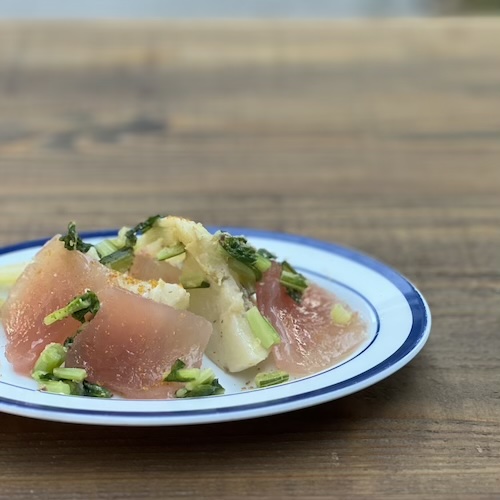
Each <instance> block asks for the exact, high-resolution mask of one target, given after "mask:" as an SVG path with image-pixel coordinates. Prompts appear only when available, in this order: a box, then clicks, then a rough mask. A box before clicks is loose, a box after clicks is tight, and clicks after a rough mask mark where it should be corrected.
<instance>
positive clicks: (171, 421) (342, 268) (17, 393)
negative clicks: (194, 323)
mask: <svg viewBox="0 0 500 500" xmlns="http://www.w3.org/2000/svg"><path fill="white" fill-rule="evenodd" d="M209 229H211V230H212V231H215V230H216V229H218V228H209ZM221 229H224V230H227V231H229V232H231V233H233V234H242V235H245V236H247V237H248V238H249V240H250V241H251V242H252V243H253V244H254V245H255V246H257V247H264V248H267V249H268V250H270V251H271V252H273V253H275V254H276V255H278V257H279V258H280V259H286V260H288V261H290V262H292V263H293V264H294V265H295V267H297V268H298V269H299V270H300V271H301V272H302V273H304V274H305V275H306V276H308V277H309V278H310V279H311V280H312V281H314V282H316V283H318V284H320V285H321V286H323V287H325V288H327V289H329V290H331V291H332V292H334V293H335V294H336V295H338V296H340V297H341V298H342V299H344V300H345V301H346V302H347V303H349V304H350V305H351V306H352V307H353V308H355V309H356V310H358V311H359V312H360V313H361V315H362V317H363V318H364V320H365V321H366V322H367V323H368V325H369V338H368V339H367V341H366V342H365V344H364V345H363V346H362V347H361V348H360V349H359V350H358V351H357V352H356V353H353V355H352V356H351V357H349V358H348V359H346V360H344V361H343V362H341V363H340V364H338V365H336V366H333V367H331V368H330V369H328V370H325V371H322V372H320V373H317V374H314V375H312V376H309V377H305V378H301V379H297V380H293V381H291V382H289V383H286V384H282V385H279V386H274V387H269V388H266V389H258V390H249V389H248V387H247V385H248V380H249V379H251V377H252V376H253V375H254V373H252V372H251V371H246V372H244V373H242V374H237V375H229V374H226V373H223V372H221V371H220V370H219V369H218V368H217V367H216V366H215V365H213V364H212V363H211V362H210V361H209V360H208V359H207V360H205V362H204V364H205V365H206V366H210V367H212V368H214V370H215V371H216V372H217V373H218V376H219V380H220V381H221V383H222V385H223V386H224V387H225V388H226V394H224V395H222V396H213V397H208V398H199V399H186V400H162V401H159V400H155V401H150V400H124V399H115V398H113V399H110V400H100V399H93V398H82V397H76V396H60V395H56V394H47V393H43V392H40V391H38V390H37V388H36V384H35V382H34V381H32V380H30V379H29V378H27V377H21V376H18V375H16V374H15V373H14V372H13V371H12V368H11V366H10V364H9V363H8V362H7V360H6V359H5V357H4V346H5V334H4V332H3V329H2V328H1V327H0V411H3V412H6V413H11V414H15V415H22V416H27V417H32V418H39V419H45V420H53V421H60V422H73V423H83V424H101V425H146V426H153V425H191V424H203V423H214V422H224V421H233V420H242V419H249V418H256V417H262V416H266V415H273V414H278V413H285V412H289V411H293V410H297V409H300V408H306V407H309V406H313V405H317V404H320V403H324V402H327V401H332V400H334V399H338V398H341V397H344V396H347V395H349V394H352V393H354V392H357V391H360V390H362V389H364V388H366V387H369V386H370V385H373V384H375V383H377V382H379V381H380V380H382V379H384V378H386V377H388V376H389V375H391V374H393V373H394V372H396V371H397V370H399V369H400V368H402V367H403V366H404V365H406V364H407V363H408V362H409V361H411V360H412V359H413V358H414V357H415V356H416V355H417V354H418V352H419V351H420V350H421V349H422V347H423V346H424V344H425V342H426V341H427V338H428V336H429V333H430V328H431V315H430V310H429V307H428V305H427V303H426V301H425V299H424V298H423V296H422V295H421V294H420V292H419V291H418V290H417V289H416V288H415V287H414V286H413V285H412V284H411V283H410V282H409V281H408V280H407V279H405V278H404V277H403V276H401V275H400V274H399V273H397V272H396V271H394V270H393V269H391V268H390V267H388V266H386V265H385V264H383V263H381V262H379V261H377V260H375V259H373V258H371V257H369V256H367V255H365V254H362V253H360V252H357V251H355V250H352V249H348V248H345V247H342V246H339V245H335V244H332V243H327V242H324V241H319V240H315V239H312V238H307V237H303V236H297V235H291V234H283V233H276V232H268V231H261V230H256V229H248V228H234V227H224V228H221ZM114 234H116V232H111V231H106V232H99V233H88V234H86V235H84V237H85V239H86V240H88V241H91V242H93V241H94V242H95V241H99V240H100V239H102V238H103V237H107V236H111V235H114ZM45 241H46V240H38V241H28V242H24V243H20V244H17V245H13V246H9V247H6V248H3V249H0V266H3V265H8V264H13V263H17V262H26V261H28V260H29V259H31V258H32V257H33V256H34V255H35V253H36V252H37V251H38V250H39V249H40V247H41V246H42V245H43V244H44V243H45Z"/></svg>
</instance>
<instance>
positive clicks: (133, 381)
mask: <svg viewBox="0 0 500 500" xmlns="http://www.w3.org/2000/svg"><path fill="white" fill-rule="evenodd" d="M97 295H98V297H99V300H100V302H101V308H100V310H99V312H98V313H97V314H96V315H95V317H94V318H93V319H92V321H90V322H89V323H88V324H87V326H86V327H85V329H84V330H83V331H82V332H81V333H79V334H78V335H77V336H76V337H75V340H74V343H73V345H72V347H71V348H70V349H69V352H68V355H67V358H66V366H68V367H78V368H84V369H85V370H86V371H87V378H88V380H89V381H90V382H93V383H96V384H99V385H102V386H104V387H106V388H107V389H109V390H111V391H112V392H114V393H116V394H118V395H121V396H124V397H126V398H132V399H159V398H168V397H172V396H173V394H174V392H175V390H176V389H177V388H178V387H179V385H178V384H172V383H165V382H162V375H163V374H164V373H165V372H166V371H168V370H169V369H170V368H171V366H172V365H173V364H174V362H175V361H176V360H177V359H181V360H182V361H184V362H185V363H186V365H187V366H188V367H196V368H199V367H200V365H201V361H202V356H203V351H204V350H205V347H206V345H207V343H208V340H209V338H210V335H211V333H212V325H211V324H210V322H209V321H207V320H205V319H204V318H201V317H199V316H196V315H194V314H192V313H190V312H188V311H179V310H177V309H174V308H172V307H170V306H168V305H165V304H158V303H156V302H154V301H152V300H149V299H145V298H144V297H141V296H139V295H135V294H133V293H130V292H127V291H125V290H122V289H120V288H117V287H107V288H104V289H102V290H100V291H98V292H97Z"/></svg>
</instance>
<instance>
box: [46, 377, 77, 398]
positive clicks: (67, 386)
mask: <svg viewBox="0 0 500 500" xmlns="http://www.w3.org/2000/svg"><path fill="white" fill-rule="evenodd" d="M40 389H42V390H43V391H46V392H50V393H52V394H64V395H65V396H70V395H71V394H72V389H73V388H72V384H71V383H70V382H65V381H63V380H46V381H43V382H40Z"/></svg>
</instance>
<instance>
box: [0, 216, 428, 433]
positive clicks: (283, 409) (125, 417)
mask: <svg viewBox="0 0 500 500" xmlns="http://www.w3.org/2000/svg"><path fill="white" fill-rule="evenodd" d="M205 227H206V228H207V230H209V231H210V232H212V233H213V232H215V231H227V232H230V233H232V234H235V235H236V234H238V235H239V234H241V235H244V236H245V237H247V238H249V239H251V238H264V239H272V240H278V241H284V242H289V243H295V244H300V245H305V246H307V247H311V248H317V249H320V250H324V251H326V252H327V253H330V254H334V255H336V256H340V257H344V258H346V259H348V260H349V261H351V262H355V263H357V264H361V265H362V266H363V267H365V268H368V269H370V270H372V271H375V272H376V273H377V274H379V275H381V276H383V277H384V278H385V279H387V280H388V281H390V282H391V283H392V284H393V285H394V286H395V287H396V288H397V289H398V290H399V291H400V292H401V294H402V295H403V297H404V299H405V301H406V303H407V304H408V306H409V308H410V311H411V317H412V321H411V328H410V329H409V331H408V332H407V334H406V338H405V340H404V342H403V343H402V345H401V346H400V347H399V348H398V349H397V350H396V351H395V352H393V353H392V354H391V355H389V356H388V357H386V358H384V359H383V360H382V361H381V362H379V363H377V364H376V365H375V366H372V367H371V368H369V369H368V370H365V371H363V372H361V373H358V374H356V375H354V376H352V377H349V378H346V379H344V380H341V381H338V382H335V383H332V384H328V385H325V386H322V387H320V388H317V389H313V390H310V391H303V392H300V393H298V394H293V395H288V396H282V397H278V398H274V399H272V400H269V401H260V402H253V403H249V404H240V405H238V406H236V407H231V406H227V407H221V408H207V409H203V408H199V409H188V410H170V411H154V412H151V411H141V410H137V411H135V410H134V411H131V410H126V411H125V410H120V411H109V410H108V411H106V410H100V409H97V410H96V409H88V410H85V409H81V408H68V407H60V406H54V405H40V404H39V403H30V402H27V401H22V400H17V399H12V398H8V397H5V396H3V395H2V394H0V411H5V412H7V413H11V414H16V415H20V416H25V417H31V418H38V419H43V420H52V421H59V422H69V423H79V424H97V425H128V426H136V425H142V426H144V425H147V426H168V425H193V424H196V425H199V424H208V423H217V422H227V421H236V420H244V419H251V418H257V417H264V416H270V415H275V414H279V413H288V412H290V411H295V410H298V409H302V408H307V407H310V406H315V405H318V404H321V403H325V402H328V401H333V400H335V399H340V398H342V397H345V396H348V395H350V394H353V393H355V392H358V391H360V390H363V389H365V388H367V387H369V386H371V385H374V384H376V383H378V382H380V381H381V380H383V379H385V378H387V377H389V376H390V375H392V374H393V373H395V372H396V371H398V370H399V369H401V368H402V367H403V366H405V365H406V364H408V363H409V362H410V361H411V360H412V359H413V358H414V357H415V356H416V355H417V354H418V353H419V352H420V351H421V349H422V348H423V347H424V345H425V343H426V342H427V340H428V337H429V335H430V330H431V323H432V318H431V311H430V308H429V305H428V304H427V302H426V300H425V298H424V296H423V295H422V293H421V292H420V291H419V290H418V289H417V288H416V287H415V285H413V283H412V282H411V281H410V280H409V279H407V278H406V277H405V276H404V275H402V274H401V273H399V272H398V271H396V270H395V269H393V268H392V267H390V266H389V265H387V264H385V263H384V262H382V261H380V260H378V259H376V258H374V257H372V256H370V255H368V254H367V253H364V252H362V251H360V250H357V249H354V248H351V247H348V246H344V245H340V244H337V243H332V242H328V241H325V240H320V239H316V238H313V237H309V236H304V235H299V234H294V233H285V232H279V231H272V230H265V229H257V228H251V227H248V228H247V227H242V226H225V225H224V226H212V225H208V226H205ZM117 231H118V230H117V229H104V230H98V231H83V232H81V233H80V234H81V236H82V238H105V237H109V236H114V235H116V234H117ZM50 239H51V238H38V239H32V240H27V241H23V242H19V243H14V244H11V245H7V246H4V247H1V248H0V256H2V255H5V254H9V253H14V252H18V251H21V250H26V249H30V248H36V247H38V246H42V245H43V244H45V243H46V242H47V241H49V240H50ZM416 317H417V320H418V321H416V320H415V318H416ZM2 384H5V382H2V381H1V380H0V387H1V385H2ZM62 397H64V396H62ZM78 417H80V418H78Z"/></svg>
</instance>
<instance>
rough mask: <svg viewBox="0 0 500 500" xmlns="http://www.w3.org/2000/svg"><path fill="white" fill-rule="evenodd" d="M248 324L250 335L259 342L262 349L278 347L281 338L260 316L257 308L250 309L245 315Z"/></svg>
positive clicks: (265, 319) (264, 318) (267, 321)
mask: <svg viewBox="0 0 500 500" xmlns="http://www.w3.org/2000/svg"><path fill="white" fill-rule="evenodd" d="M245 316H246V318H247V321H248V324H249V325H250V329H251V330H252V333H253V334H254V335H255V337H256V338H257V340H258V341H259V342H260V344H261V345H262V347H263V348H264V349H269V348H271V347H272V346H273V345H278V344H279V343H280V342H281V338H280V336H279V334H278V332H277V331H276V330H275V329H274V327H273V325H271V323H270V322H269V320H268V319H267V318H266V317H264V316H262V314H261V313H260V311H259V309H258V308H257V306H253V307H251V308H250V309H249V310H248V311H247V312H246V313H245Z"/></svg>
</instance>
